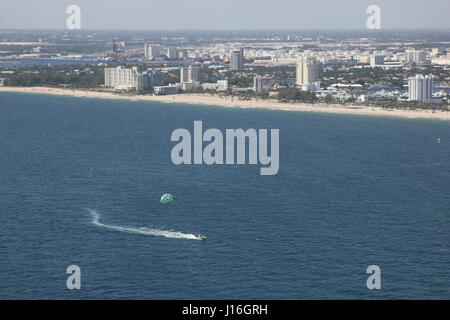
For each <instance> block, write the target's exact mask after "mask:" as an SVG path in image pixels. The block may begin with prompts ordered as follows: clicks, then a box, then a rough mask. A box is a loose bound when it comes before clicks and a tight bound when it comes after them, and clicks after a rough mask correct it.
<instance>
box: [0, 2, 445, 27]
mask: <svg viewBox="0 0 450 320" xmlns="http://www.w3.org/2000/svg"><path fill="white" fill-rule="evenodd" d="M71 4H76V5H78V6H80V8H81V26H82V29H114V30H117V29H140V30H155V29H158V30H163V29H164V30H176V29H178V30H179V29H194V30H199V29H201V30H223V29H226V30H235V29H241V30H261V29H265V30H267V29H333V28H336V29H365V28H366V20H367V14H366V9H367V7H368V6H369V5H372V4H375V5H378V6H379V7H380V8H381V27H382V29H390V28H450V18H449V13H450V0H370V1H366V0H340V1H339V0H322V1H315V0H308V1H304V0H220V1H218V0H140V1H138V0H123V1H117V0H108V1H107V0H68V1H66V0H26V1H25V0H0V28H4V29H31V28H34V29H36V28H39V29H64V28H65V27H66V20H67V17H68V16H69V15H68V14H66V8H67V7H68V6H69V5H71Z"/></svg>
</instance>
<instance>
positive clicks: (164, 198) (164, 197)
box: [161, 193, 173, 204]
mask: <svg viewBox="0 0 450 320" xmlns="http://www.w3.org/2000/svg"><path fill="white" fill-rule="evenodd" d="M172 200H173V195H171V194H170V193H166V194H163V195H162V196H161V203H162V204H165V203H169V202H172Z"/></svg>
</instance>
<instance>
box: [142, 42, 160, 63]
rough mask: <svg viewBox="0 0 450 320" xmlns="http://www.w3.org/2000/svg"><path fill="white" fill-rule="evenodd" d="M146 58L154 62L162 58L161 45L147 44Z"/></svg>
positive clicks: (145, 48) (145, 49)
mask: <svg viewBox="0 0 450 320" xmlns="http://www.w3.org/2000/svg"><path fill="white" fill-rule="evenodd" d="M144 53H145V58H146V59H148V60H152V59H155V58H159V57H160V56H161V46H160V45H159V44H150V43H146V44H145V47H144Z"/></svg>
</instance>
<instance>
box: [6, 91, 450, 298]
mask: <svg viewBox="0 0 450 320" xmlns="http://www.w3.org/2000/svg"><path fill="white" fill-rule="evenodd" d="M195 120H202V121H203V127H204V130H205V129H207V128H218V129H220V130H222V131H223V132H225V129H227V128H243V129H248V128H255V129H260V128H267V129H271V128H278V129H279V130H280V168H279V172H278V174H277V175H272V176H261V175H260V171H259V169H260V166H259V165H212V166H208V165H179V166H177V165H174V164H173V163H172V161H171V157H170V154H171V150H172V147H173V146H174V145H175V143H174V142H171V140H170V136H171V133H172V131H173V130H175V129H177V128H186V129H188V130H190V131H191V132H192V130H193V129H192V128H193V123H194V121H195ZM438 138H440V143H439V142H438V140H437V139H438ZM0 150H1V151H0V299H449V298H450V268H449V265H450V236H449V234H450V233H449V230H450V122H447V121H442V120H423V119H401V118H394V117H378V116H359V115H349V114H324V113H313V112H295V111H274V110H263V109H251V110H249V109H243V108H227V107H219V106H200V105H185V104H170V103H159V102H143V101H123V100H109V99H94V98H75V97H65V96H48V95H36V94H23V93H4V92H0ZM165 193H171V194H172V195H173V197H174V200H173V201H172V202H171V203H169V204H164V205H163V204H161V203H160V197H161V195H163V194H165ZM198 234H201V235H204V236H206V241H199V240H197V239H196V236H197V235H198ZM69 265H77V266H79V268H80V270H81V289H80V290H69V289H67V287H66V281H67V278H68V277H69V274H67V273H66V268H67V267H68V266H69ZM370 265H377V266H379V268H380V270H381V289H380V290H376V289H375V290H369V289H368V288H367V285H366V281H367V279H368V277H369V276H370V275H369V274H367V273H366V269H367V267H368V266H370Z"/></svg>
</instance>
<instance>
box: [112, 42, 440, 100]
mask: <svg viewBox="0 0 450 320" xmlns="http://www.w3.org/2000/svg"><path fill="white" fill-rule="evenodd" d="M161 50H162V49H161V47H160V46H159V45H152V44H146V45H145V55H146V58H148V59H153V58H156V57H160V56H161V52H162V51H161ZM178 53H179V52H178V50H177V48H174V47H168V48H167V57H169V58H170V57H173V58H174V59H175V58H178V57H179V55H178ZM433 54H434V55H435V56H438V57H439V58H440V59H443V58H442V52H440V51H439V50H436V52H433ZM427 59H428V54H427V53H426V52H425V51H423V50H407V51H406V52H405V61H406V62H407V63H416V64H420V63H422V62H424V61H426V60H427ZM244 61H245V57H244V49H242V48H240V49H238V50H233V51H231V53H230V70H232V71H237V72H243V71H244ZM368 63H369V64H370V66H371V67H380V66H386V64H389V61H388V62H387V61H386V56H385V55H383V54H373V55H371V56H370V57H369V58H368ZM321 64H323V63H322V62H320V60H318V59H317V57H315V56H314V57H312V55H306V54H305V55H304V56H301V57H300V58H297V59H296V81H295V84H296V86H297V87H298V88H300V89H301V90H303V91H314V92H316V93H317V94H318V95H319V96H324V95H329V94H331V95H332V96H334V95H333V93H336V94H337V95H336V96H335V97H336V98H339V99H341V100H345V99H348V98H349V97H352V94H350V93H348V92H345V90H344V91H342V90H338V89H342V88H331V89H330V88H328V89H326V90H325V89H323V90H321V88H320V85H321V82H320V78H319V68H320V65H321ZM161 79H162V76H161V72H160V71H157V70H154V69H149V70H147V71H144V72H142V73H139V72H138V70H137V68H136V67H133V68H123V67H115V68H105V86H107V87H111V88H114V89H117V90H133V89H135V90H136V91H140V92H149V91H153V92H154V93H155V94H176V93H179V92H181V91H189V90H192V89H196V88H199V87H202V88H203V89H204V90H215V91H226V90H228V80H227V79H224V80H218V81H217V82H216V83H202V84H201V83H200V67H198V66H195V65H190V66H183V67H181V68H180V82H179V83H175V84H170V85H165V86H163V85H162V81H161ZM274 83H275V81H274V79H273V78H272V77H270V76H268V75H266V76H260V75H257V76H254V78H253V87H251V88H240V89H233V91H236V92H238V91H249V90H253V91H254V92H255V93H258V94H260V93H264V92H268V91H271V90H272V88H273V85H274ZM350 86H351V85H350ZM353 86H359V87H362V85H360V84H353ZM344 89H346V88H344ZM350 89H352V90H355V91H358V90H362V88H350ZM340 93H342V94H341V95H339V94H340ZM358 97H361V96H358ZM362 97H364V96H363V95H362ZM359 100H360V101H365V100H364V99H362V100H361V99H359ZM399 100H403V101H405V100H407V101H416V102H422V103H431V102H437V99H436V98H433V78H432V77H431V76H423V75H420V74H419V75H416V76H414V77H411V78H409V79H408V98H407V99H403V98H400V97H399Z"/></svg>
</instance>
